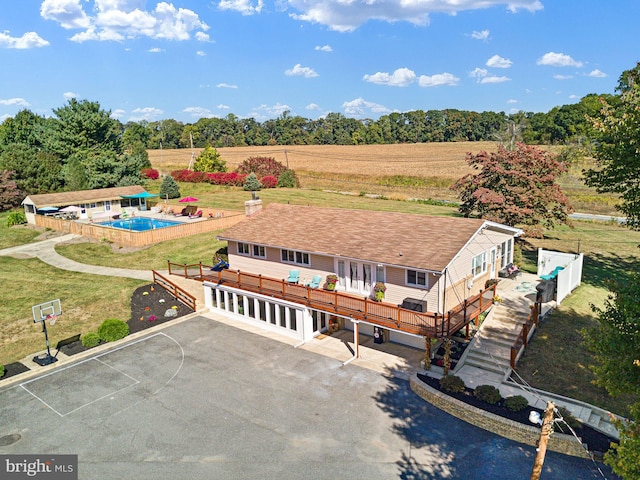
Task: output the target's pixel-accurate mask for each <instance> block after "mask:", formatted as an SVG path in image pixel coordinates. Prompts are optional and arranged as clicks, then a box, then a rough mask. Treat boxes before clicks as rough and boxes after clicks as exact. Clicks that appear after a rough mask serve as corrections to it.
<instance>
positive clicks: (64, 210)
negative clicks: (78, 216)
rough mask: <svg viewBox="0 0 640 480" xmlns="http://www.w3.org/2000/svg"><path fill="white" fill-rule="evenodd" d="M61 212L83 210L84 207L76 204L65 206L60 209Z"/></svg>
mask: <svg viewBox="0 0 640 480" xmlns="http://www.w3.org/2000/svg"><path fill="white" fill-rule="evenodd" d="M60 211H61V212H81V211H82V209H81V208H80V207H76V206H75V205H69V206H68V207H64V208H61V209H60Z"/></svg>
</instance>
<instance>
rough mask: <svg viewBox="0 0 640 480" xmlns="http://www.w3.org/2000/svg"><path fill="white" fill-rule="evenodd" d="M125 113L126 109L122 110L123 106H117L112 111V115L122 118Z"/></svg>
mask: <svg viewBox="0 0 640 480" xmlns="http://www.w3.org/2000/svg"><path fill="white" fill-rule="evenodd" d="M125 113H127V112H126V111H125V110H122V109H121V108H116V109H115V110H114V111H113V112H111V116H112V117H113V118H122V117H124V114H125Z"/></svg>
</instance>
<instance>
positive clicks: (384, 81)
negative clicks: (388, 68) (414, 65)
mask: <svg viewBox="0 0 640 480" xmlns="http://www.w3.org/2000/svg"><path fill="white" fill-rule="evenodd" d="M362 79H363V80H364V81H365V82H371V83H375V84H377V85H389V86H391V87H406V86H408V85H410V84H412V83H413V82H415V81H416V74H415V72H414V71H413V70H409V69H408V68H398V69H397V70H396V71H395V72H393V73H392V74H391V75H389V74H388V73H387V72H377V73H374V74H373V75H365V76H364V77H362Z"/></svg>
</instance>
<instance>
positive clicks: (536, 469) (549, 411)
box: [530, 402, 556, 480]
mask: <svg viewBox="0 0 640 480" xmlns="http://www.w3.org/2000/svg"><path fill="white" fill-rule="evenodd" d="M555 408H556V407H555V405H554V404H553V402H547V408H546V409H545V411H544V418H543V419H542V428H541V429H540V439H539V440H538V448H537V449H536V451H537V452H538V453H536V458H535V460H534V462H533V470H532V471H531V479H530V480H540V474H541V473H542V465H543V463H544V456H545V454H546V453H547V443H548V442H549V436H550V435H551V432H552V431H553V411H554V410H555Z"/></svg>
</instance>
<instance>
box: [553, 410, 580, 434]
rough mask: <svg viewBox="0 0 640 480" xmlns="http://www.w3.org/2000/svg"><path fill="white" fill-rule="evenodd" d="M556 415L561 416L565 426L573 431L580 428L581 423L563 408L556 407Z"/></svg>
mask: <svg viewBox="0 0 640 480" xmlns="http://www.w3.org/2000/svg"><path fill="white" fill-rule="evenodd" d="M558 413H559V414H560V415H561V416H562V418H563V419H564V421H565V422H567V425H569V426H570V427H571V428H573V429H574V430H576V429H578V428H582V422H581V421H580V420H578V419H577V418H576V417H574V416H573V414H572V413H571V412H570V411H569V410H567V409H566V408H565V407H558ZM560 426H562V425H560Z"/></svg>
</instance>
